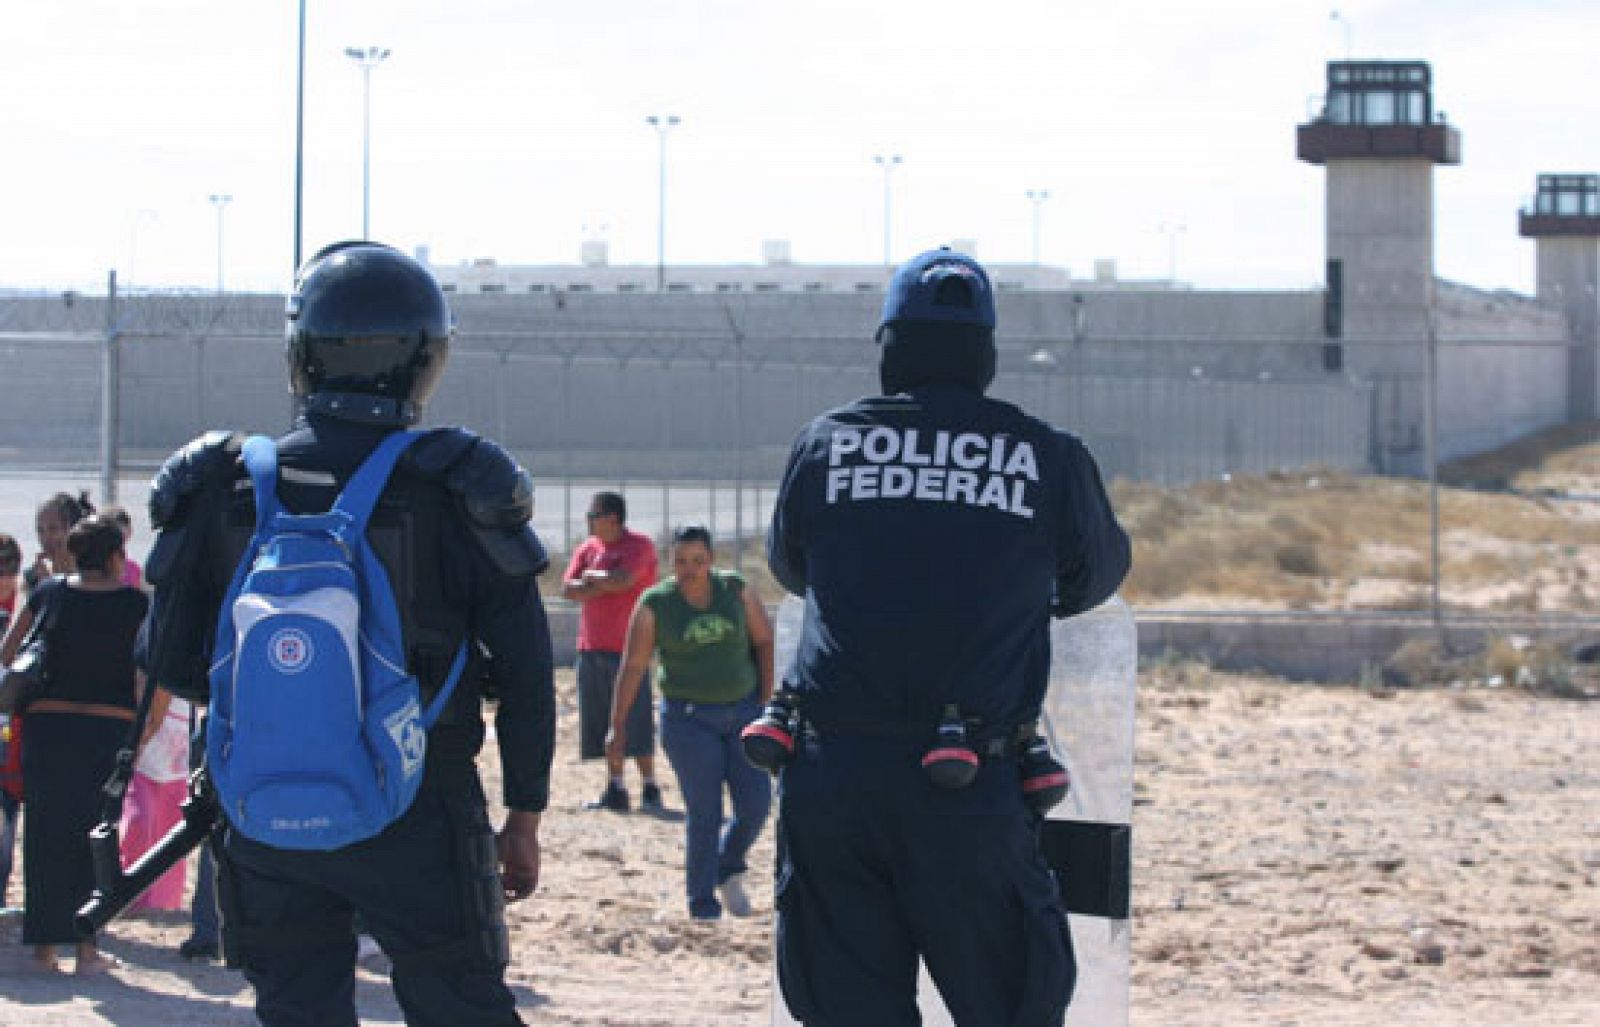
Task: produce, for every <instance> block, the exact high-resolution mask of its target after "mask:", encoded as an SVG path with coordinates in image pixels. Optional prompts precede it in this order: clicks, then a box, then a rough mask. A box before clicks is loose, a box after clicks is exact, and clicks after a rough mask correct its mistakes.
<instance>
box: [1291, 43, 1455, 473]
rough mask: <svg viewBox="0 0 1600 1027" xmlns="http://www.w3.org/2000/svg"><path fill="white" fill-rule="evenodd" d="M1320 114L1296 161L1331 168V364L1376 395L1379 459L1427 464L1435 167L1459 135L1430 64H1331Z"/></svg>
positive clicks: (1397, 465)
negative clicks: (1425, 354) (1423, 357)
mask: <svg viewBox="0 0 1600 1027" xmlns="http://www.w3.org/2000/svg"><path fill="white" fill-rule="evenodd" d="M1327 76H1328V77H1327V89H1326V92H1325V94H1324V97H1323V107H1322V113H1321V114H1320V115H1318V116H1317V117H1316V118H1314V119H1313V120H1311V121H1310V122H1308V123H1306V124H1303V125H1301V126H1299V129H1298V131H1297V134H1296V135H1297V137H1296V150H1297V155H1298V156H1299V158H1300V159H1301V160H1303V161H1306V162H1308V163H1311V164H1320V165H1322V166H1323V167H1324V168H1326V169H1327V179H1326V213H1325V222H1324V232H1325V237H1326V246H1327V317H1326V328H1327V334H1328V336H1329V340H1330V342H1329V350H1330V358H1329V366H1330V367H1331V366H1335V364H1336V362H1337V363H1340V364H1342V363H1343V362H1344V355H1343V352H1342V350H1343V342H1344V341H1349V342H1351V343H1359V344H1361V345H1359V346H1356V347H1353V348H1352V350H1351V352H1350V354H1349V358H1348V363H1349V366H1350V369H1351V370H1352V371H1354V372H1356V373H1358V374H1361V375H1362V376H1363V377H1368V378H1370V379H1371V380H1372V381H1373V382H1374V383H1375V385H1376V386H1377V388H1378V389H1379V396H1378V409H1379V410H1381V411H1384V413H1383V414H1382V415H1381V416H1380V423H1379V424H1377V425H1375V426H1374V427H1375V428H1376V432H1375V438H1374V450H1375V452H1374V453H1373V456H1374V461H1375V464H1376V466H1377V467H1378V468H1379V469H1380V470H1382V471H1386V472H1401V473H1417V472H1418V471H1419V470H1420V469H1421V468H1422V462H1423V460H1422V457H1423V453H1422V449H1423V442H1424V434H1423V416H1424V410H1423V404H1422V397H1421V395H1420V392H1419V390H1418V389H1417V388H1416V387H1415V385H1414V383H1415V381H1416V372H1417V369H1418V367H1419V364H1420V351H1421V346H1422V344H1423V343H1424V342H1425V340H1426V338H1427V333H1428V331H1429V318H1430V304H1431V303H1432V300H1433V288H1434V285H1433V278H1434V272H1433V207H1434V200H1433V169H1434V165H1436V164H1459V163H1460V162H1461V137H1460V134H1459V133H1458V132H1457V131H1456V130H1455V128H1453V127H1452V126H1450V125H1448V124H1446V123H1445V120H1444V116H1443V115H1442V114H1440V113H1438V112H1436V111H1435V109H1434V106H1433V83H1432V72H1431V70H1430V69H1429V67H1428V64H1427V63H1426V62H1424V61H1331V62H1329V64H1328V66H1327Z"/></svg>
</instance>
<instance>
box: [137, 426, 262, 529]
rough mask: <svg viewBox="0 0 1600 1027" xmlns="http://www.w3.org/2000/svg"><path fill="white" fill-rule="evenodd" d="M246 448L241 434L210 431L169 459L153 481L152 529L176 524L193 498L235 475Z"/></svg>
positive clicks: (151, 490)
mask: <svg viewBox="0 0 1600 1027" xmlns="http://www.w3.org/2000/svg"><path fill="white" fill-rule="evenodd" d="M243 445H244V437H243V436H242V435H240V434H239V433H238V432H226V431H208V432H206V433H205V434H204V435H202V436H200V437H199V438H197V439H195V440H194V441H193V442H191V443H189V444H188V445H187V446H184V447H183V448H182V449H180V450H178V451H177V452H176V453H174V454H172V455H171V456H169V457H167V462H166V463H164V464H162V465H161V470H159V471H157V472H156V476H155V477H154V478H152V479H151V480H150V524H151V526H152V527H154V528H156V529H158V530H159V529H162V528H166V527H169V526H171V525H173V524H175V523H176V522H177V521H178V520H179V519H180V515H181V514H182V512H183V510H184V507H185V506H186V504H187V500H188V498H189V497H190V496H192V495H194V494H195V493H196V492H199V491H200V490H201V489H204V488H206V487H207V486H209V485H212V484H214V483H216V482H218V481H221V480H222V479H223V478H224V477H225V476H228V475H231V474H232V473H233V469H234V467H235V466H236V464H237V463H238V460H239V450H240V448H241V447H242V446H243Z"/></svg>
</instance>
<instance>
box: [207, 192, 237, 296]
mask: <svg viewBox="0 0 1600 1027" xmlns="http://www.w3.org/2000/svg"><path fill="white" fill-rule="evenodd" d="M209 198H210V200H211V204H212V206H214V207H216V208H217V295H218V296H220V295H222V292H223V289H222V212H223V211H224V210H225V209H226V208H227V206H228V204H230V203H232V202H233V194H232V193H212V194H211V196H210V197H209Z"/></svg>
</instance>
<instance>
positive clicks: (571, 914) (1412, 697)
mask: <svg viewBox="0 0 1600 1027" xmlns="http://www.w3.org/2000/svg"><path fill="white" fill-rule="evenodd" d="M562 703H563V710H562V720H561V731H562V739H563V747H562V750H561V752H560V754H559V756H558V760H557V766H556V772H555V802H554V805H553V807H552V809H551V811H550V813H549V814H548V815H547V818H546V827H545V832H544V838H545V874H544V881H543V884H542V886H541V888H540V891H539V893H538V895H537V896H536V897H535V898H534V899H532V900H530V901H528V902H525V903H522V904H521V905H519V906H517V907H515V909H514V912H513V915H512V921H513V928H512V930H513V939H514V945H515V952H516V961H515V966H514V968H513V970H512V979H513V983H514V984H515V985H516V988H517V993H518V996H519V999H520V1000H521V1002H522V1006H523V1010H524V1014H525V1016H526V1017H527V1019H528V1020H530V1021H531V1022H535V1023H549V1024H602V1023H609V1024H719V1023H730V1024H731V1023H743V1024H754V1023H761V1022H764V1021H765V1020H766V1018H767V1015H768V1010H769V1008H770V1005H769V1004H770V1002H771V991H770V976H769V972H768V961H769V954H770V949H771V934H770V910H771V903H770V876H769V875H767V874H765V873H761V874H756V875H753V876H756V877H758V878H759V882H760V884H759V887H758V888H757V889H756V891H757V916H756V917H754V918H752V919H750V920H742V921H741V920H727V921H724V922H722V923H720V924H715V925H709V924H698V923H691V922H690V921H689V920H688V919H687V917H686V916H685V913H684V908H683V899H682V876H681V875H682V842H681V832H682V825H681V823H678V822H676V821H675V820H673V819H671V818H665V819H657V818H652V817H646V816H640V815H633V816H626V817H623V816H616V815H612V814H595V813H582V812H579V811H578V807H579V806H580V804H581V803H582V801H583V800H584V799H586V798H591V797H592V795H591V793H594V792H597V790H598V786H599V784H600V773H599V771H598V769H597V768H596V767H595V766H594V765H590V764H581V763H579V762H578V761H577V759H576V753H575V748H574V742H573V738H574V735H575V727H576V721H575V710H574V708H573V705H572V696H571V682H570V679H569V677H568V676H567V675H563V681H562ZM1138 751H1139V755H1138V790H1137V807H1136V810H1135V824H1136V838H1137V842H1136V848H1137V853H1136V861H1137V867H1136V884H1135V921H1134V968H1133V1022H1134V1023H1135V1024H1183V1025H1189V1024H1219V1025H1220V1024H1229V1025H1233V1024H1306V1025H1313V1024H1387V1023H1427V1024H1527V1025H1535V1024H1537V1025H1547V1024H1573V1025H1577V1024H1590V1023H1596V1022H1600V887H1597V878H1600V817H1597V816H1596V813H1597V811H1600V760H1597V758H1596V755H1595V754H1596V752H1600V703H1594V702H1581V701H1572V700H1563V699H1555V698H1545V697H1539V696H1535V695H1532V694H1529V693H1527V692H1522V691H1516V690H1511V689H1488V688H1472V689H1455V690H1451V689H1436V690H1417V691H1387V690H1379V691H1374V690H1364V689H1358V688H1353V687H1318V686H1307V685H1288V684H1284V683H1281V682H1273V681H1263V680H1256V679H1248V678H1239V677H1229V676H1222V675H1215V674H1212V673H1210V672H1207V671H1205V670H1204V669H1203V668H1197V667H1192V666H1177V667H1163V668H1158V669H1153V670H1150V671H1148V672H1147V673H1146V674H1145V675H1144V676H1143V677H1142V680H1141V694H1140V723H1139V746H1138ZM492 762H493V761H492V760H490V761H486V766H492ZM668 803H669V806H675V805H676V804H677V797H676V794H675V791H673V790H670V789H669V793H668ZM770 855H771V832H770V830H769V831H768V832H767V834H766V835H765V836H764V838H763V841H762V847H761V849H760V851H759V852H758V853H757V863H758V865H759V866H762V867H765V866H767V865H769V861H770ZM14 887H15V885H14ZM3 931H4V935H5V937H6V939H7V941H8V942H9V946H8V947H9V949H10V952H9V953H8V954H7V957H6V959H5V961H4V962H3V963H0V1023H4V1024H79V1023H118V1024H157V1023H178V1024H221V1023H247V1022H250V1021H251V1017H250V1013H249V995H248V990H247V989H246V988H244V987H243V985H242V981H241V980H240V978H239V977H237V976H236V975H234V974H232V973H231V972H229V971H227V970H224V969H222V968H220V967H217V966H211V965H194V964H187V963H185V962H184V961H183V960H181V959H179V958H178V956H177V955H176V953H175V951H174V950H175V947H176V945H177V943H178V941H179V940H181V938H182V937H183V936H184V934H185V927H184V925H183V923H182V922H181V918H178V917H176V916H169V917H166V918H164V919H150V920H137V921H129V922H122V923H118V924H116V925H114V926H113V927H112V928H111V930H110V932H109V934H108V937H107V941H106V947H107V949H108V950H110V951H112V952H114V953H117V954H118V955H120V956H121V957H122V958H123V959H124V960H125V962H126V966H125V967H124V968H123V969H120V970H117V971H114V972H113V973H112V974H111V975H109V976H108V977H104V978H98V979H93V980H80V979H77V978H74V977H72V976H60V977H57V978H52V979H48V980H43V979H39V978H37V977H30V976H27V975H26V974H24V973H22V972H21V971H20V968H19V966H18V965H17V962H16V959H15V957H16V956H17V955H19V954H20V948H19V947H18V946H17V945H16V942H15V937H16V923H15V919H14V918H8V919H7V920H6V922H5V924H4V927H3ZM359 999H360V1003H361V1009H362V1016H363V1020H364V1022H369V1023H391V1022H397V1020H398V1012H397V1010H396V1008H395V1006H394V1005H393V1003H392V1001H391V1000H390V999H389V997H388V993H387V988H386V987H385V986H384V981H383V978H382V977H381V976H379V975H375V974H372V973H369V972H366V971H363V972H362V974H361V978H360V985H359Z"/></svg>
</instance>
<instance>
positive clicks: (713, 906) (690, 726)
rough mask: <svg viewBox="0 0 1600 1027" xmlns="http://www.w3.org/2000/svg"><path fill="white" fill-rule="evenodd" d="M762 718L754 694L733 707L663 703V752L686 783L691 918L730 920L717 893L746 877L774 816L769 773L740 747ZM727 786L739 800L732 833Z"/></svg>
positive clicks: (680, 783)
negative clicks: (749, 858)
mask: <svg viewBox="0 0 1600 1027" xmlns="http://www.w3.org/2000/svg"><path fill="white" fill-rule="evenodd" d="M760 714H761V703H760V702H759V701H757V699H756V697H755V696H754V695H753V694H752V695H749V696H747V697H745V698H744V699H741V700H740V701H738V702H732V703H694V702H684V701H682V700H679V699H664V700H662V703H661V748H662V749H664V750H665V751H666V754H667V759H668V760H670V761H671V763H672V769H673V771H674V772H675V773H676V774H677V775H678V787H679V788H680V789H682V790H683V804H684V806H685V807H686V808H687V810H688V818H687V820H686V823H685V829H686V835H687V839H686V840H687V848H688V853H687V856H686V859H685V867H684V881H685V883H686V885H687V886H688V891H689V913H690V915H691V916H697V917H717V916H721V915H722V903H720V902H718V901H717V885H719V884H721V883H722V882H723V881H726V880H727V879H728V878H730V877H732V876H733V875H734V874H742V873H744V871H745V856H746V855H747V854H748V853H749V852H750V846H752V845H754V844H755V840H756V836H757V835H759V834H760V833H761V825H763V824H764V823H766V820H767V812H768V810H770V809H771V808H772V786H771V783H770V782H769V780H768V778H767V774H766V771H763V770H757V769H756V768H755V767H752V766H751V765H750V763H749V761H748V760H746V759H745V758H744V749H743V748H742V747H741V745H740V743H739V732H740V731H742V730H744V726H745V725H746V724H748V723H750V721H752V720H754V719H755V718H756V717H757V716H759V715H760ZM724 784H726V785H727V786H728V795H729V797H730V798H731V799H732V800H733V816H732V818H731V819H729V820H728V823H727V826H726V827H724V826H723V823H722V786H723V785H724ZM719 829H720V830H721V835H722V836H721V839H720V841H719V839H718V837H717V834H718V831H719Z"/></svg>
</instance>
